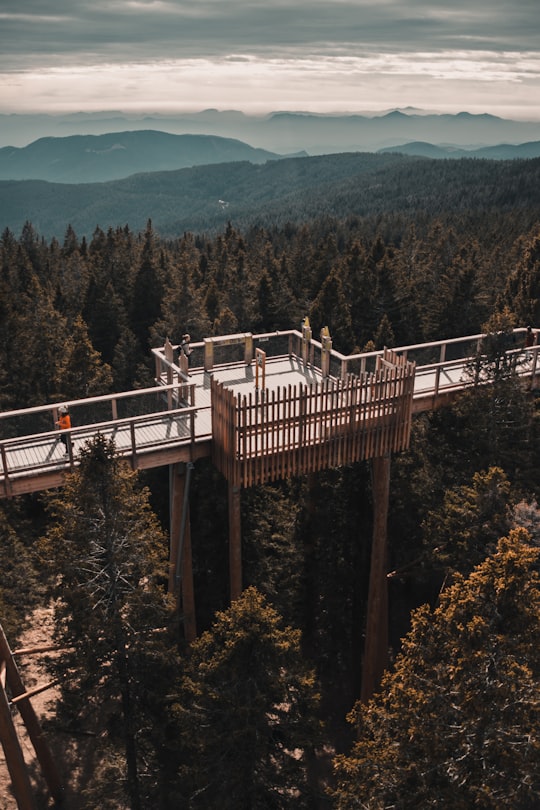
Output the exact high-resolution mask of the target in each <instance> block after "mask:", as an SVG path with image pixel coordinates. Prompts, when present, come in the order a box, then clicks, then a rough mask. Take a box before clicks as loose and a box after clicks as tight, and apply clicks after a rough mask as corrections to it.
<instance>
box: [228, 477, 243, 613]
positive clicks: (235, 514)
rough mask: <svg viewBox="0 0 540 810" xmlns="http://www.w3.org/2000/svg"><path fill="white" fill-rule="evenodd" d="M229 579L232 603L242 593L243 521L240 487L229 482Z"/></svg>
mask: <svg viewBox="0 0 540 810" xmlns="http://www.w3.org/2000/svg"><path fill="white" fill-rule="evenodd" d="M229 577H230V584H231V602H234V601H235V599H238V598H239V596H240V594H241V593H242V520H241V513H240V487H239V486H238V485H236V484H231V482H229Z"/></svg>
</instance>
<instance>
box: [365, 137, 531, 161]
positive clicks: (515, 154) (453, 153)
mask: <svg viewBox="0 0 540 810" xmlns="http://www.w3.org/2000/svg"><path fill="white" fill-rule="evenodd" d="M396 152H397V153H399V154H401V155H415V156H417V157H430V158H439V159H443V158H447V159H448V158H462V157H468V158H481V159H485V160H518V159H527V158H536V157H540V141H530V142H529V143H520V144H508V143H500V144H498V145H497V146H484V147H482V148H481V149H459V148H458V147H456V146H440V145H435V144H432V143H425V142H424V141H413V142H412V143H404V144H401V145H400V146H397V145H396V146H387V147H386V148H385V149H379V150H378V153H379V154H382V155H384V154H388V153H396Z"/></svg>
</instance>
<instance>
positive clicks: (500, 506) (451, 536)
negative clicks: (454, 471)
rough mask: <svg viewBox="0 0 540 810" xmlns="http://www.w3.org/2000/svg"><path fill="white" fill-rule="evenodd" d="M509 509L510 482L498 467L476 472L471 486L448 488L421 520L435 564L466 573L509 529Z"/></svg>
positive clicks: (510, 506) (510, 508)
mask: <svg viewBox="0 0 540 810" xmlns="http://www.w3.org/2000/svg"><path fill="white" fill-rule="evenodd" d="M511 510H512V502H511V493H510V484H509V482H508V479H507V477H506V476H505V474H504V473H503V471H502V470H501V469H499V468H497V467H492V468H490V469H489V470H488V471H487V472H484V473H475V475H474V476H473V480H472V484H471V485H463V486H459V487H454V488H452V489H449V490H447V491H446V492H445V495H444V501H443V504H442V507H441V508H440V509H436V510H433V511H431V512H428V514H427V516H426V518H425V520H424V521H423V523H422V530H423V534H424V542H425V544H426V546H428V548H429V550H430V553H431V554H432V555H433V556H434V558H435V564H436V565H437V564H438V565H440V566H441V567H443V568H445V569H447V570H448V569H449V570H451V571H460V572H461V573H468V572H469V571H470V570H471V569H472V568H474V567H475V566H476V565H478V564H479V563H480V562H482V560H483V559H484V558H485V557H486V556H487V555H488V554H492V553H493V552H494V551H495V547H496V544H497V540H498V539H499V537H502V536H503V535H504V534H506V533H507V532H508V530H509V528H510V522H511Z"/></svg>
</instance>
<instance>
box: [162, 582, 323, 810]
mask: <svg viewBox="0 0 540 810" xmlns="http://www.w3.org/2000/svg"><path fill="white" fill-rule="evenodd" d="M316 708H317V692H316V686H315V680H314V676H313V673H312V672H311V671H310V669H309V667H307V666H306V664H305V663H304V662H303V660H302V656H301V651H300V632H299V631H298V630H293V629H292V628H290V627H284V626H283V625H282V622H281V619H280V617H279V614H277V613H276V611H275V610H273V609H272V608H271V607H270V606H269V604H268V603H267V602H266V601H265V600H264V598H263V597H262V596H261V594H259V593H258V592H257V590H256V589H255V588H248V589H247V590H246V591H244V593H243V594H242V596H241V597H240V598H239V599H238V600H237V601H235V602H234V603H233V604H232V605H231V607H230V608H229V610H227V611H224V612H221V613H218V614H217V616H216V620H215V623H214V625H213V626H212V628H211V630H209V631H207V632H205V633H203V635H202V636H201V637H200V638H199V639H197V641H196V642H195V643H194V644H193V645H192V647H191V651H190V655H189V658H188V659H187V660H186V661H185V662H184V665H183V667H182V672H181V678H180V682H179V685H178V690H177V694H176V696H175V701H174V706H173V712H174V717H175V720H176V731H175V736H174V739H175V743H177V744H178V746H179V752H178V753H179V757H180V765H179V771H178V784H177V786H176V789H175V793H174V795H175V796H176V801H177V802H180V803H181V804H182V806H185V807H190V808H196V807H201V808H204V809H205V810H211V809H212V808H216V809H217V808H219V810H229V808H230V810H243V809H245V810H251V808H254V807H256V808H260V810H264V808H286V807H291V808H292V807H306V806H309V796H308V787H307V775H306V760H307V757H308V755H309V754H310V752H312V750H313V747H314V746H315V745H316V743H317V741H318V723H317V721H316V720H315V719H314V718H315V712H316Z"/></svg>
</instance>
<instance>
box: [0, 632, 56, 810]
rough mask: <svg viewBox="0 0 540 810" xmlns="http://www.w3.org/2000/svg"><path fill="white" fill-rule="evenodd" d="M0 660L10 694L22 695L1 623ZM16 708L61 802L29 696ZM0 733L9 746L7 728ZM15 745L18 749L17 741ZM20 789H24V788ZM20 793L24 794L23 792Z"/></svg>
mask: <svg viewBox="0 0 540 810" xmlns="http://www.w3.org/2000/svg"><path fill="white" fill-rule="evenodd" d="M0 660H3V661H5V662H6V675H7V683H8V686H9V688H10V690H11V694H12V696H13V697H14V698H16V697H17V696H19V695H24V693H25V692H26V690H25V688H24V684H23V682H22V679H21V676H20V674H19V670H18V667H17V664H16V663H15V660H14V658H13V653H12V652H11V649H10V647H9V644H8V642H7V639H6V636H5V634H4V630H3V628H2V626H1V625H0ZM0 693H1V694H0V700H3V698H4V697H5V692H4V690H3V689H2V690H0ZM17 708H18V709H19V712H20V713H21V717H22V719H23V721H24V725H25V726H26V730H27V731H28V736H29V737H30V740H31V742H32V745H33V746H34V751H35V752H36V756H37V758H38V761H39V764H40V766H41V772H42V773H43V777H44V779H45V781H46V783H47V786H48V788H49V791H50V793H51V796H52V797H53V799H55V801H57V802H61V801H62V799H63V797H64V788H63V785H62V783H61V781H60V776H59V774H58V771H57V769H56V764H55V762H54V760H53V758H52V754H51V751H50V748H49V746H48V744H47V741H46V739H45V737H44V735H43V732H42V730H41V726H40V724H39V720H38V718H37V715H36V713H35V711H34V708H33V706H32V704H31V703H30V699H29V697H27V696H26V697H24V699H21V700H20V702H19V703H18V704H17ZM8 711H9V707H8ZM2 733H7V734H8V737H7V739H9V740H10V742H9V745H10V746H11V745H12V742H11V736H10V731H9V728H8V729H7V730H6V729H5V728H4V729H3V732H2ZM2 743H3V744H4V737H2ZM17 747H18V748H19V750H20V746H19V743H18V741H17ZM4 750H5V749H4ZM10 753H11V755H13V756H14V757H15V758H17V755H16V754H13V752H12V751H11V748H10ZM21 756H22V754H21ZM6 759H7V755H6ZM17 767H18V766H17ZM12 778H13V777H12ZM17 778H18V779H20V776H19V775H18V776H17ZM22 789H23V790H24V788H22ZM22 795H24V793H23V794H22ZM23 807H28V808H31V807H33V805H30V804H26V805H23Z"/></svg>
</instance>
